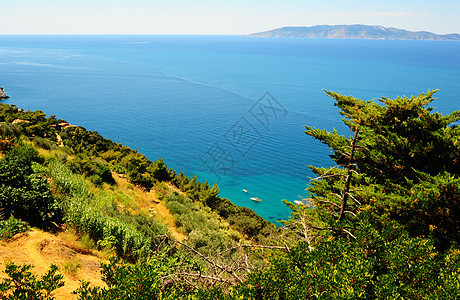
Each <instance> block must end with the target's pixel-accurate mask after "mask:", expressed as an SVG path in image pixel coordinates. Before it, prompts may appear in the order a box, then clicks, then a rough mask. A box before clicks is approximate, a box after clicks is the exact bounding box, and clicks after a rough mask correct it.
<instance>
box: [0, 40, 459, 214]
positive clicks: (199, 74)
mask: <svg viewBox="0 0 460 300" xmlns="http://www.w3.org/2000/svg"><path fill="white" fill-rule="evenodd" d="M459 82H460V43H459V42H433V41H384V40H323V39H270V38H247V37H240V36H168V35H165V36H162V35H138V36H136V35H124V36H123V35H122V36H115V35H110V36H109V35H107V36H0V86H3V87H4V88H5V91H6V92H7V93H8V94H9V95H10V96H11V98H10V99H8V100H7V101H5V102H7V103H11V104H16V105H17V106H18V107H22V108H25V109H31V110H36V109H41V110H43V111H44V112H45V113H47V114H48V115H51V114H56V115H57V116H58V117H59V118H62V119H66V120H68V121H69V122H71V123H72V124H77V125H81V126H83V127H85V128H87V129H89V130H96V131H98V132H99V133H101V134H102V135H104V136H105V137H107V138H110V139H113V140H114V141H117V142H120V143H123V144H125V145H128V146H130V147H132V148H137V149H138V150H139V151H140V152H141V153H144V154H145V155H146V156H147V157H149V158H150V159H152V160H155V159H157V158H159V157H161V158H163V159H164V160H165V161H166V162H167V164H168V166H169V167H171V168H173V169H175V170H183V171H184V172H185V173H187V174H196V175H197V176H198V177H199V179H200V180H203V181H204V180H208V181H209V182H216V183H218V184H219V186H220V189H221V193H220V195H221V196H222V197H227V198H229V199H230V200H231V201H232V202H234V203H236V204H238V205H240V206H247V207H249V208H252V209H254V210H255V211H256V212H257V213H259V214H260V215H262V216H263V217H264V218H266V219H268V220H271V221H275V220H278V219H281V218H286V217H287V216H288V215H289V210H288V209H287V208H286V207H285V206H284V204H283V203H282V202H281V199H288V200H290V201H294V200H297V199H300V198H299V196H303V197H304V196H306V192H305V188H306V187H307V185H308V182H309V177H312V176H313V174H312V173H311V172H310V171H309V170H308V168H307V166H308V165H310V164H312V165H321V166H326V167H327V166H330V165H332V164H333V162H332V161H331V159H330V158H329V157H328V154H329V152H328V149H327V148H326V147H325V145H322V144H320V143H318V142H315V141H314V140H312V139H311V138H309V137H307V136H306V135H305V134H304V133H303V129H304V128H303V125H306V124H308V125H311V126H314V127H318V128H325V129H332V128H337V129H338V130H339V131H340V132H343V133H344V134H349V132H347V131H346V129H345V128H344V127H343V126H342V124H341V121H340V119H341V118H340V115H339V114H338V113H337V110H336V108H335V107H334V106H333V105H332V101H331V100H330V99H329V98H328V97H326V96H325V94H324V92H323V89H326V90H331V91H335V92H338V93H342V94H352V95H354V96H356V97H359V98H362V99H374V98H379V97H382V96H388V97H396V96H398V95H407V96H409V95H415V94H418V93H420V92H424V91H427V90H428V89H440V91H439V92H438V93H437V94H436V95H437V97H438V98H439V100H437V101H435V103H434V106H436V110H438V111H440V112H443V113H448V112H450V111H452V110H458V109H459V108H460V107H459V103H460V101H459V98H458V95H459V94H460V86H459V84H458V83H459ZM267 92H269V93H270V94H269V95H267V94H266V93H267ZM264 95H265V97H263V96H264ZM270 95H271V96H270ZM261 97H262V98H261ZM243 189H247V190H248V193H244V192H243ZM250 197H259V198H261V199H262V200H263V201H261V202H253V201H251V200H250Z"/></svg>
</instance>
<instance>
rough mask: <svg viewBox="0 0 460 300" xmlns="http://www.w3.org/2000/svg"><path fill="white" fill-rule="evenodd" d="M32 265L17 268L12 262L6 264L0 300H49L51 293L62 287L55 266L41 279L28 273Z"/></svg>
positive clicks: (1, 283)
mask: <svg viewBox="0 0 460 300" xmlns="http://www.w3.org/2000/svg"><path fill="white" fill-rule="evenodd" d="M31 269H32V265H23V266H18V265H15V264H14V263H12V262H8V261H7V262H6V266H5V273H6V274H7V275H8V278H6V279H4V280H3V281H1V282H0V298H1V299H34V300H42V299H43V300H45V299H46V300H51V299H54V297H52V296H51V293H52V292H53V291H54V290H55V289H57V288H60V287H62V286H64V281H63V280H62V279H63V278H64V277H63V276H62V275H57V274H56V272H57V270H58V268H57V266H56V265H51V267H50V270H49V271H48V272H47V273H46V274H45V275H43V276H42V277H41V278H37V276H36V275H34V274H32V272H31V271H30V270H31Z"/></svg>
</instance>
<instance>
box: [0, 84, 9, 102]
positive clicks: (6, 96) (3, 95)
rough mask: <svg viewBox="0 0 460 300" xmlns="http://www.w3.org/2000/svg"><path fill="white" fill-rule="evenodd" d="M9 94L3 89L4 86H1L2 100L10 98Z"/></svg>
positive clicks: (0, 98)
mask: <svg viewBox="0 0 460 300" xmlns="http://www.w3.org/2000/svg"><path fill="white" fill-rule="evenodd" d="M8 98H9V96H8V95H7V94H5V92H4V91H3V88H2V87H1V86H0V100H5V99H8Z"/></svg>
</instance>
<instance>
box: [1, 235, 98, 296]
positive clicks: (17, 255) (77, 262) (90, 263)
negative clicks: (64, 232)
mask: <svg viewBox="0 0 460 300" xmlns="http://www.w3.org/2000/svg"><path fill="white" fill-rule="evenodd" d="M77 251H80V252H83V251H82V250H81V249H80V248H78V247H73V246H72V245H71V243H68V242H67V241H65V240H63V239H61V238H60V237H58V236H56V235H53V234H51V233H48V232H44V231H41V230H37V229H32V230H31V231H29V232H28V233H27V234H20V235H16V236H15V237H13V239H12V240H10V241H8V242H0V270H1V273H0V278H2V279H3V278H4V277H5V276H6V275H5V273H4V272H3V270H4V269H5V260H11V261H13V262H14V263H16V264H32V265H34V266H35V267H34V268H33V269H32V272H33V273H34V274H37V275H39V276H41V275H43V274H44V273H45V272H46V271H48V270H49V267H50V264H55V265H57V266H58V267H59V272H60V273H61V274H63V275H64V281H65V285H64V286H63V287H62V288H59V289H58V290H56V291H55V292H53V295H54V296H55V297H56V299H77V297H76V296H75V295H72V294H71V293H72V292H73V291H74V290H76V289H77V288H78V287H79V286H80V280H85V281H89V282H90V283H91V285H97V286H104V282H103V281H102V280H101V275H100V267H99V265H100V259H99V258H98V257H96V256H94V255H90V254H83V253H79V252H77ZM71 266H77V267H74V268H72V267H71ZM78 266H79V267H78ZM65 267H67V269H66V268H65ZM72 273H73V274H72Z"/></svg>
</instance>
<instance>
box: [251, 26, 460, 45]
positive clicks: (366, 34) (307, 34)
mask: <svg viewBox="0 0 460 300" xmlns="http://www.w3.org/2000/svg"><path fill="white" fill-rule="evenodd" d="M247 36H249V37H276V38H323V39H383V40H435V41H459V40H460V34H456V33H453V34H445V35H439V34H435V33H432V32H427V31H407V30H403V29H397V28H393V27H391V28H387V27H383V26H369V25H317V26H311V27H282V28H278V29H273V30H268V31H264V32H259V33H251V34H248V35H247Z"/></svg>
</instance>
